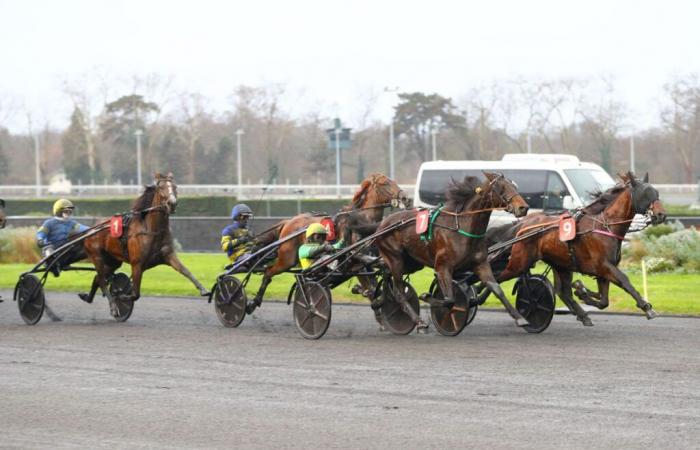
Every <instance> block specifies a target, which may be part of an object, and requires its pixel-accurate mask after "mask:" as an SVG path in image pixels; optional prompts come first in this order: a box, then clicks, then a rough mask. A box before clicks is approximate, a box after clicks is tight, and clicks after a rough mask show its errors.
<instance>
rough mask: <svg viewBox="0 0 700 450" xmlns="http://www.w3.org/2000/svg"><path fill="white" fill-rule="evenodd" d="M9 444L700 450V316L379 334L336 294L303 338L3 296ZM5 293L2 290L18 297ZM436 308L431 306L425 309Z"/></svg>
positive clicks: (162, 313) (249, 323)
mask: <svg viewBox="0 0 700 450" xmlns="http://www.w3.org/2000/svg"><path fill="white" fill-rule="evenodd" d="M0 294H2V296H3V297H4V298H5V303H2V304H0V447H1V448H98V447H106V448H115V447H130V448H141V447H143V448H146V447H147V448H261V449H262V448H276V447H287V448H302V447H303V448H562V447H565V448H611V447H615V448H646V449H649V448H691V447H694V448H697V445H698V442H700V320H698V319H679V318H673V319H672V318H663V317H662V318H659V319H657V320H654V321H647V320H645V319H643V318H641V317H630V316H608V315H605V316H602V315H595V316H593V320H594V323H595V324H596V326H595V327H593V328H584V327H582V326H580V325H579V324H578V323H577V322H576V321H575V320H574V319H573V318H572V317H570V316H556V317H555V318H554V322H553V324H552V326H551V327H550V328H549V330H547V331H546V332H545V333H543V334H541V335H528V334H526V333H525V332H523V331H521V330H519V329H517V328H516V327H515V326H514V325H513V323H512V321H511V320H509V318H508V317H507V316H506V315H505V314H503V313H499V312H484V311H481V312H479V315H478V316H477V318H476V320H475V321H474V323H472V324H471V325H470V326H469V327H467V329H465V331H464V332H463V333H462V334H461V335H460V336H458V337H456V338H445V337H442V336H439V335H435V334H434V333H431V334H429V335H415V334H413V335H410V336H392V335H388V334H385V333H380V332H379V330H378V327H377V326H376V324H375V323H374V320H373V316H372V314H371V311H370V309H369V307H362V306H343V305H336V306H335V307H334V310H333V321H332V323H331V327H330V330H329V332H328V334H327V335H326V336H325V337H324V338H322V339H321V340H320V341H315V342H311V341H307V340H304V339H303V338H301V337H300V336H299V335H298V334H297V332H296V329H295V327H294V324H293V322H292V314H291V308H290V307H288V306H287V305H284V304H281V303H266V304H265V305H263V308H262V309H261V310H259V312H256V313H255V314H254V315H253V316H252V317H248V318H246V320H245V321H244V322H243V324H242V325H241V327H240V328H238V329H225V328H223V327H222V326H220V325H219V323H218V321H217V319H216V316H215V314H214V311H213V308H212V306H211V305H208V304H206V302H204V301H202V300H194V299H172V298H144V299H141V300H139V301H138V302H137V304H136V308H135V310H134V314H133V316H132V318H131V319H130V320H129V322H127V323H124V324H118V323H114V322H113V321H112V320H111V318H110V317H109V314H108V307H107V304H106V301H104V300H96V302H95V304H93V305H87V304H85V303H83V302H81V301H80V300H78V299H77V297H76V296H75V295H67V294H57V293H49V294H47V297H48V298H49V302H50V303H49V304H50V305H51V306H52V308H53V309H54V311H55V312H56V313H57V314H59V315H60V316H61V317H62V318H63V321H62V322H60V323H52V322H51V321H50V320H49V319H48V318H47V317H46V316H45V317H44V319H43V320H42V321H41V322H40V323H39V324H38V325H36V326H34V327H29V326H26V325H24V324H23V322H22V321H21V319H20V318H19V315H18V313H17V309H16V306H15V304H14V302H12V301H11V292H7V291H2V292H0ZM8 299H10V300H8ZM423 315H424V316H427V314H426V312H425V311H424V312H423Z"/></svg>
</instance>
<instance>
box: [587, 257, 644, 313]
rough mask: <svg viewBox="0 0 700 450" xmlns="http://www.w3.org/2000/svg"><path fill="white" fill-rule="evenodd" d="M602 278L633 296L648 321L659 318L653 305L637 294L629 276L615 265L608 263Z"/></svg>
mask: <svg viewBox="0 0 700 450" xmlns="http://www.w3.org/2000/svg"><path fill="white" fill-rule="evenodd" d="M600 276H602V277H603V278H605V279H606V280H608V281H611V282H613V283H614V284H615V285H616V286H618V287H620V288H622V289H624V290H625V292H627V293H628V294H629V295H631V296H632V298H633V299H634V300H635V302H637V308H639V309H641V310H642V311H644V314H646V316H647V319H649V320H651V319H654V318H655V317H657V316H658V313H657V312H656V311H654V308H652V306H651V303H649V302H647V301H646V300H645V299H644V298H643V297H642V296H641V295H640V294H639V292H637V290H636V289H635V288H634V286H632V283H630V280H629V278H627V275H625V273H624V272H623V271H621V270H620V269H618V268H617V267H615V266H614V265H612V264H610V263H608V262H606V263H605V265H604V266H603V273H601V274H600ZM606 297H607V296H606Z"/></svg>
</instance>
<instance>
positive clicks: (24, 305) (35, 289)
mask: <svg viewBox="0 0 700 450" xmlns="http://www.w3.org/2000/svg"><path fill="white" fill-rule="evenodd" d="M15 300H16V301H17V307H18V308H19V315H20V316H22V320H24V323H26V324H27V325H36V324H37V323H38V322H39V321H40V320H41V316H42V315H43V314H44V306H45V305H46V299H45V298H44V287H43V286H42V285H41V281H39V279H38V278H37V277H35V276H34V275H32V274H27V275H24V276H22V277H21V278H20V279H19V281H18V282H17V285H16V286H15Z"/></svg>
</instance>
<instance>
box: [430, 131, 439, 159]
mask: <svg viewBox="0 0 700 450" xmlns="http://www.w3.org/2000/svg"><path fill="white" fill-rule="evenodd" d="M430 134H431V136H432V138H433V161H437V134H438V130H437V128H433V129H432V130H430Z"/></svg>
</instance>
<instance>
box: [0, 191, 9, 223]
mask: <svg viewBox="0 0 700 450" xmlns="http://www.w3.org/2000/svg"><path fill="white" fill-rule="evenodd" d="M6 223H7V219H6V215H5V200H3V199H1V198H0V229H3V228H5V224H6Z"/></svg>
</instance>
